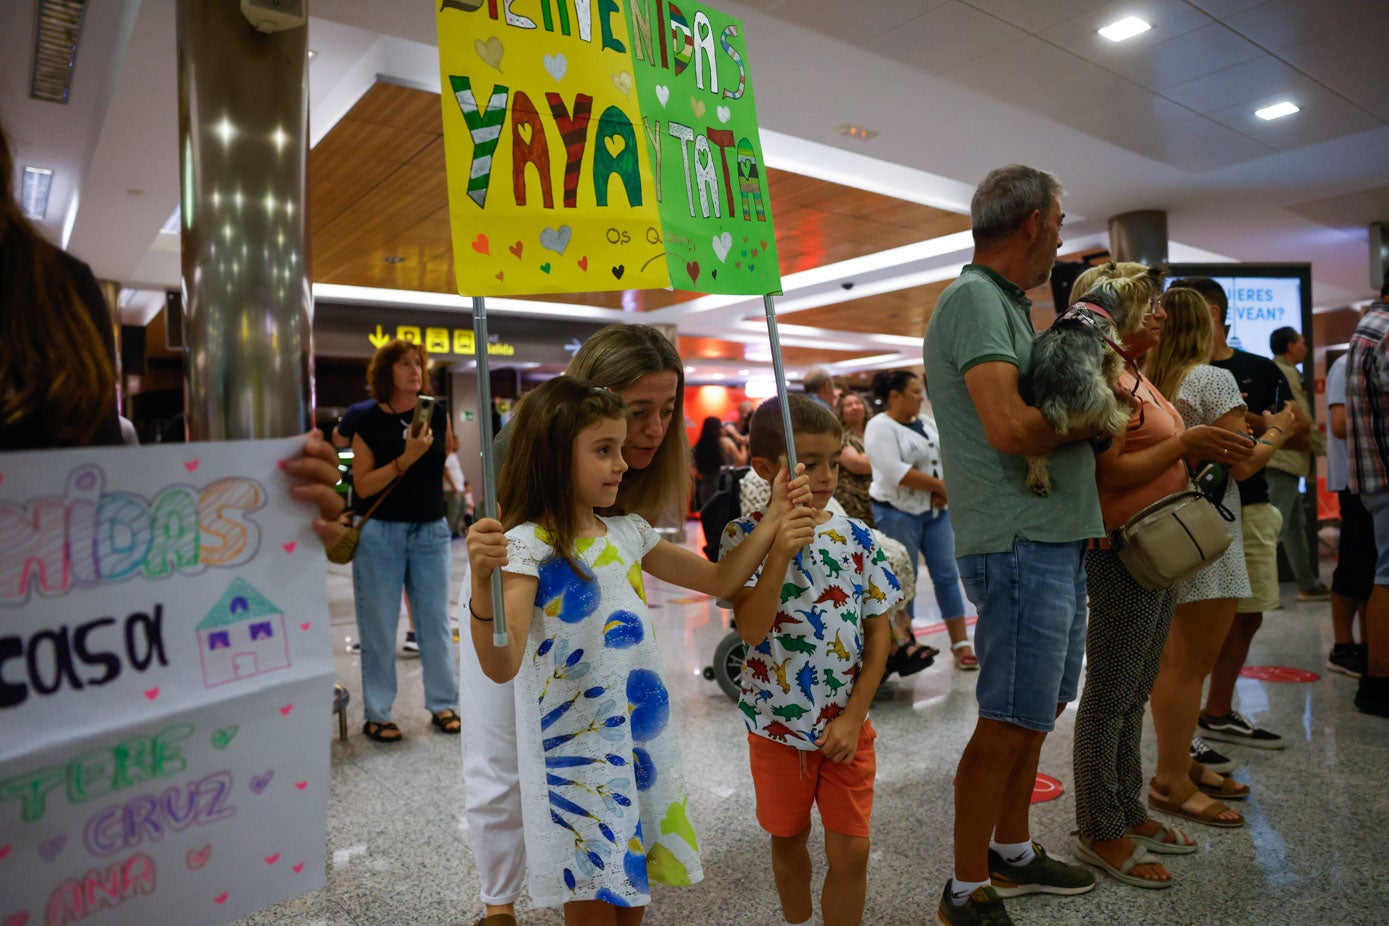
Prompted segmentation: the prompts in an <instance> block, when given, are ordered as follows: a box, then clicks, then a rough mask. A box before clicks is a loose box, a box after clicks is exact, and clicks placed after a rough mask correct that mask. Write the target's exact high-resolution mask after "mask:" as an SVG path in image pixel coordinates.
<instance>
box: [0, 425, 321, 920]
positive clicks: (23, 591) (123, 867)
mask: <svg viewBox="0 0 1389 926" xmlns="http://www.w3.org/2000/svg"><path fill="white" fill-rule="evenodd" d="M301 444H302V442H301V441H300V440H299V439H286V440H275V441H243V442H228V443H205V444H179V445H169V446H163V447H145V448H123V447H122V448H103V449H86V450H61V451H51V452H36V453H9V454H0V923H5V924H12V923H27V924H34V926H37V924H49V926H58V924H66V923H78V922H80V923H83V924H125V923H179V924H190V926H196V924H207V926H216V924H222V923H227V922H229V921H232V920H236V919H240V918H242V917H245V916H247V915H249V914H251V913H252V912H254V911H256V910H258V909H260V908H262V907H265V906H268V905H270V904H273V903H277V902H279V901H282V900H285V899H287V898H290V897H293V896H295V895H298V894H302V893H305V892H307V891H311V890H313V889H315V888H318V887H320V886H322V884H323V880H324V841H325V832H326V823H327V795H328V780H329V762H328V758H329V756H328V753H329V739H330V737H331V735H332V723H331V713H330V704H331V689H332V681H333V672H332V657H331V655H330V647H329V643H328V613H327V602H326V584H325V583H326V578H325V565H324V563H325V559H324V556H323V548H322V546H321V545H320V544H319V543H318V540H317V537H316V536H315V535H314V533H313V531H312V529H311V528H310V518H311V517H312V514H311V512H310V511H309V510H307V509H306V508H305V507H304V506H303V505H302V504H300V503H298V502H295V501H293V500H292V499H291V498H290V496H289V493H288V488H289V480H288V477H287V476H286V475H285V474H284V472H283V471H282V470H281V469H280V467H279V461H280V460H282V459H284V458H286V457H289V456H292V455H294V454H297V453H298V452H299V450H300V447H301Z"/></svg>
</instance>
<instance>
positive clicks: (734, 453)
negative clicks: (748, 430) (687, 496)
mask: <svg viewBox="0 0 1389 926" xmlns="http://www.w3.org/2000/svg"><path fill="white" fill-rule="evenodd" d="M692 452H693V455H694V472H695V504H694V508H695V510H696V511H698V510H699V509H701V508H703V507H704V506H705V504H707V503H708V501H709V499H711V498H713V497H714V493H715V492H717V491H718V489H719V473H720V472H721V471H722V470H723V468H724V467H725V466H743V465H744V464H746V463H747V461H748V457H747V451H746V450H745V449H744V448H743V446H742V445H741V444H739V442H738V441H736V440H734V439H733V438H731V437H729V436H728V433H727V431H726V429H725V426H724V424H723V422H721V421H719V419H717V418H715V417H714V416H713V415H710V416H709V417H707V418H705V419H704V425H703V427H701V428H700V432H699V440H697V441H695V445H694V448H693V451H692Z"/></svg>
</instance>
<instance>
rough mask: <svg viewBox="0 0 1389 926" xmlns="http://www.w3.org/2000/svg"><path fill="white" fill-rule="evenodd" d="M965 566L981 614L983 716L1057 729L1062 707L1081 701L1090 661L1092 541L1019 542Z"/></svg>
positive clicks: (978, 645)
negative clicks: (1088, 550) (1088, 559)
mask: <svg viewBox="0 0 1389 926" xmlns="http://www.w3.org/2000/svg"><path fill="white" fill-rule="evenodd" d="M959 564H960V580H961V581H962V582H963V583H964V587H965V594H966V595H968V596H969V600H970V601H971V602H973V603H974V606H975V608H977V609H978V610H979V623H978V624H977V625H976V626H975V628H974V648H975V652H976V654H977V655H978V656H979V680H978V682H977V683H976V686H975V698H976V699H977V700H978V701H979V716H980V717H987V718H988V719H990V720H997V721H1000V722H1002V723H1011V724H1015V725H1017V726H1019V727H1024V728H1026V729H1028V730H1036V731H1038V732H1042V733H1046V732H1049V731H1050V730H1051V729H1052V728H1053V727H1054V726H1055V724H1056V706H1057V705H1058V704H1062V703H1065V702H1068V701H1074V700H1075V698H1076V689H1077V688H1078V687H1079V683H1080V667H1081V661H1082V660H1083V659H1084V657H1085V541H1083V540H1076V541H1071V542H1069V543H1041V542H1037V541H1031V540H1022V539H1018V540H1014V541H1013V549H1011V550H1009V551H1008V552H1006V553H979V554H974V555H972V556H961V557H960V558H959Z"/></svg>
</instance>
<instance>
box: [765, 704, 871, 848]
mask: <svg viewBox="0 0 1389 926" xmlns="http://www.w3.org/2000/svg"><path fill="white" fill-rule="evenodd" d="M877 735H878V734H877V733H875V732H874V730H873V724H871V723H870V722H868V721H866V720H865V721H864V722H863V728H862V729H861V730H859V734H858V751H857V752H855V753H854V761H852V762H850V763H849V764H848V765H840V764H839V763H838V762H831V761H830V760H828V759H826V758H825V757H824V755H823V754H822V753H820V752H819V751H815V752H808V751H805V750H801V749H797V748H796V747H794V746H786V745H784V744H782V743H777V742H774V741H772V740H769V739H767V738H766V737H765V736H758V735H757V734H756V733H749V734H748V758H749V760H751V763H752V787H753V791H754V792H755V793H756V794H757V822H758V824H759V825H761V827H762V828H763V829H764V830H766V831H767V832H769V833H771V834H772V835H773V836H785V837H791V836H797V835H799V834H801V833H803V832H805V830H806V828H807V827H809V826H810V808H811V805H816V806H818V807H819V808H820V820H821V822H823V823H824V824H825V829H827V830H831V831H833V832H836V833H839V834H841V835H844V836H867V835H868V819H869V817H871V816H872V815H873V779H874V777H875V776H876V775H877V772H878V760H877V757H876V756H875V755H874V752H873V740H874V739H875V738H876V737H877Z"/></svg>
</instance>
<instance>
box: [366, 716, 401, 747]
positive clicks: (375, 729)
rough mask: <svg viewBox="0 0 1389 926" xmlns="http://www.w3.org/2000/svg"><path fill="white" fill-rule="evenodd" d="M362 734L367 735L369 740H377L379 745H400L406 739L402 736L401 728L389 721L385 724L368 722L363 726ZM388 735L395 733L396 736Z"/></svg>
mask: <svg viewBox="0 0 1389 926" xmlns="http://www.w3.org/2000/svg"><path fill="white" fill-rule="evenodd" d="M362 732H363V733H364V734H366V736H367V738H368V739H373V740H376V742H378V743H398V742H400V741H401V740H403V739H404V738H405V737H404V736H402V735H401V732H400V727H397V726H396V725H395V724H393V723H391V722H390V721H389V720H388V721H386V722H385V723H377V722H376V721H374V720H368V721H367V722H366V723H364V724H362ZM387 733H394V734H395V736H386V735H385V734H387Z"/></svg>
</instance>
